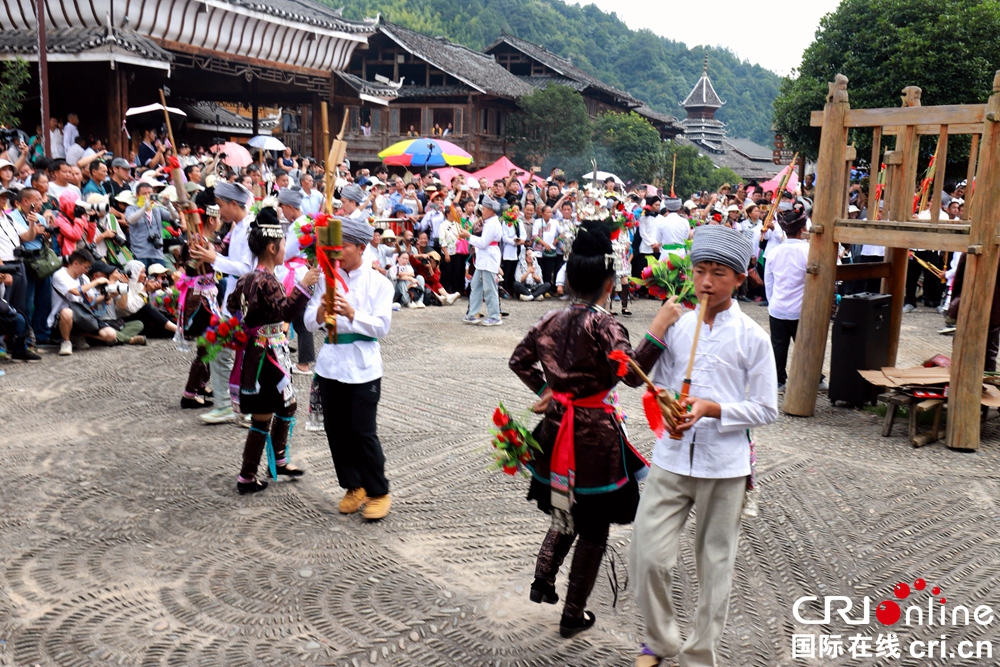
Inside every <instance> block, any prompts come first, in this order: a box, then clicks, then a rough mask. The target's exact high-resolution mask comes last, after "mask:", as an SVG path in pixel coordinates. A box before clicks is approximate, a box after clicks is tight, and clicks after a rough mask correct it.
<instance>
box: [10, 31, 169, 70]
mask: <svg viewBox="0 0 1000 667" xmlns="http://www.w3.org/2000/svg"><path fill="white" fill-rule="evenodd" d="M45 40H46V42H45V46H46V51H47V53H51V54H55V53H59V54H70V55H75V54H79V53H83V52H85V51H92V50H94V49H101V48H109V47H114V48H116V49H120V50H121V51H125V52H127V53H131V54H134V55H136V56H138V57H140V58H143V59H145V60H156V61H160V62H170V61H171V60H172V59H173V56H172V55H170V52H169V51H167V50H166V49H163V48H161V47H160V46H159V45H158V44H157V43H156V42H154V41H153V40H151V39H150V38H148V37H145V36H143V35H140V34H139V33H137V32H134V31H132V30H126V29H122V28H115V29H110V28H59V29H56V30H47V31H46V33H45ZM0 53H11V54H21V55H27V54H34V53H38V35H37V33H36V32H35V31H34V30H0Z"/></svg>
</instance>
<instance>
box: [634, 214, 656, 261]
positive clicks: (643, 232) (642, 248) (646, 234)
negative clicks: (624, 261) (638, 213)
mask: <svg viewBox="0 0 1000 667" xmlns="http://www.w3.org/2000/svg"><path fill="white" fill-rule="evenodd" d="M659 226H660V216H658V215H644V216H642V217H641V218H639V236H640V237H641V238H642V241H641V242H640V243H639V254H641V255H652V254H653V244H654V243H656V238H657V236H658V232H659Z"/></svg>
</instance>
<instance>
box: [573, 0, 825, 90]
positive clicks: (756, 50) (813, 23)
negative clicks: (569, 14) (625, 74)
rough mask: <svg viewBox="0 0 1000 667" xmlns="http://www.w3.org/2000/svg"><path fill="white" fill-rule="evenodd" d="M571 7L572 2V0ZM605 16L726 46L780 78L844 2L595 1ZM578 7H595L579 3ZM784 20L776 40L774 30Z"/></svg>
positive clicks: (687, 41) (692, 40)
mask: <svg viewBox="0 0 1000 667" xmlns="http://www.w3.org/2000/svg"><path fill="white" fill-rule="evenodd" d="M569 1H570V2H572V0H569ZM592 2H593V4H595V5H597V6H598V7H600V8H601V9H603V10H604V11H606V12H615V13H616V14H618V18H620V19H621V20H623V21H624V22H625V23H626V25H628V26H629V27H630V28H632V29H635V30H638V29H641V28H649V29H650V30H652V31H653V32H655V33H657V34H659V35H662V36H664V37H667V38H669V39H673V40H676V41H679V42H684V43H685V44H687V45H688V46H699V45H702V44H704V45H707V46H723V47H726V48H728V49H730V50H731V51H734V52H735V53H736V54H737V55H738V56H739V57H740V58H741V59H745V60H749V61H750V62H752V63H755V64H758V65H761V66H762V67H766V68H767V69H769V70H772V71H774V72H777V73H778V74H782V75H784V74H788V72H789V71H790V70H791V69H792V68H795V67H798V66H799V63H800V62H801V60H802V52H803V51H805V50H806V47H807V46H809V45H810V44H811V43H812V41H813V37H814V36H815V34H816V28H818V27H819V20H820V18H822V17H823V16H824V15H826V14H828V13H830V12H832V11H833V10H834V9H836V8H837V5H839V4H840V2H839V0H811V1H810V2H795V3H788V4H786V5H784V6H783V7H782V6H781V5H780V3H775V4H767V3H765V4H754V3H747V2H745V0H670V1H669V2H656V3H653V2H649V0H592ZM576 4H591V2H590V1H588V2H577V3H576ZM776 17H777V18H778V19H779V20H780V24H778V28H777V29H778V31H779V32H777V33H773V34H774V37H773V38H770V39H769V38H766V37H764V35H766V34H769V33H771V31H772V28H771V27H770V26H774V25H775V18H776Z"/></svg>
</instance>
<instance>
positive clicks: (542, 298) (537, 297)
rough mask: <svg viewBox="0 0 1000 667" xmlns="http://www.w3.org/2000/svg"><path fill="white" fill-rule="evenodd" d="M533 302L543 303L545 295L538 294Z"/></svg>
mask: <svg viewBox="0 0 1000 667" xmlns="http://www.w3.org/2000/svg"><path fill="white" fill-rule="evenodd" d="M535 301H545V295H544V294H539V295H538V296H536V297H535Z"/></svg>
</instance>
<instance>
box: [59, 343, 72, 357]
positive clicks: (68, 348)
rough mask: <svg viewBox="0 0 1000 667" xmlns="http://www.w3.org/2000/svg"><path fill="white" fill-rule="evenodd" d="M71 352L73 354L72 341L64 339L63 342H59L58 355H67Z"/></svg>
mask: <svg viewBox="0 0 1000 667" xmlns="http://www.w3.org/2000/svg"><path fill="white" fill-rule="evenodd" d="M71 354H73V343H71V342H69V341H68V340H64V341H63V342H61V343H59V356H60V357H68V356H70V355H71Z"/></svg>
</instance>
